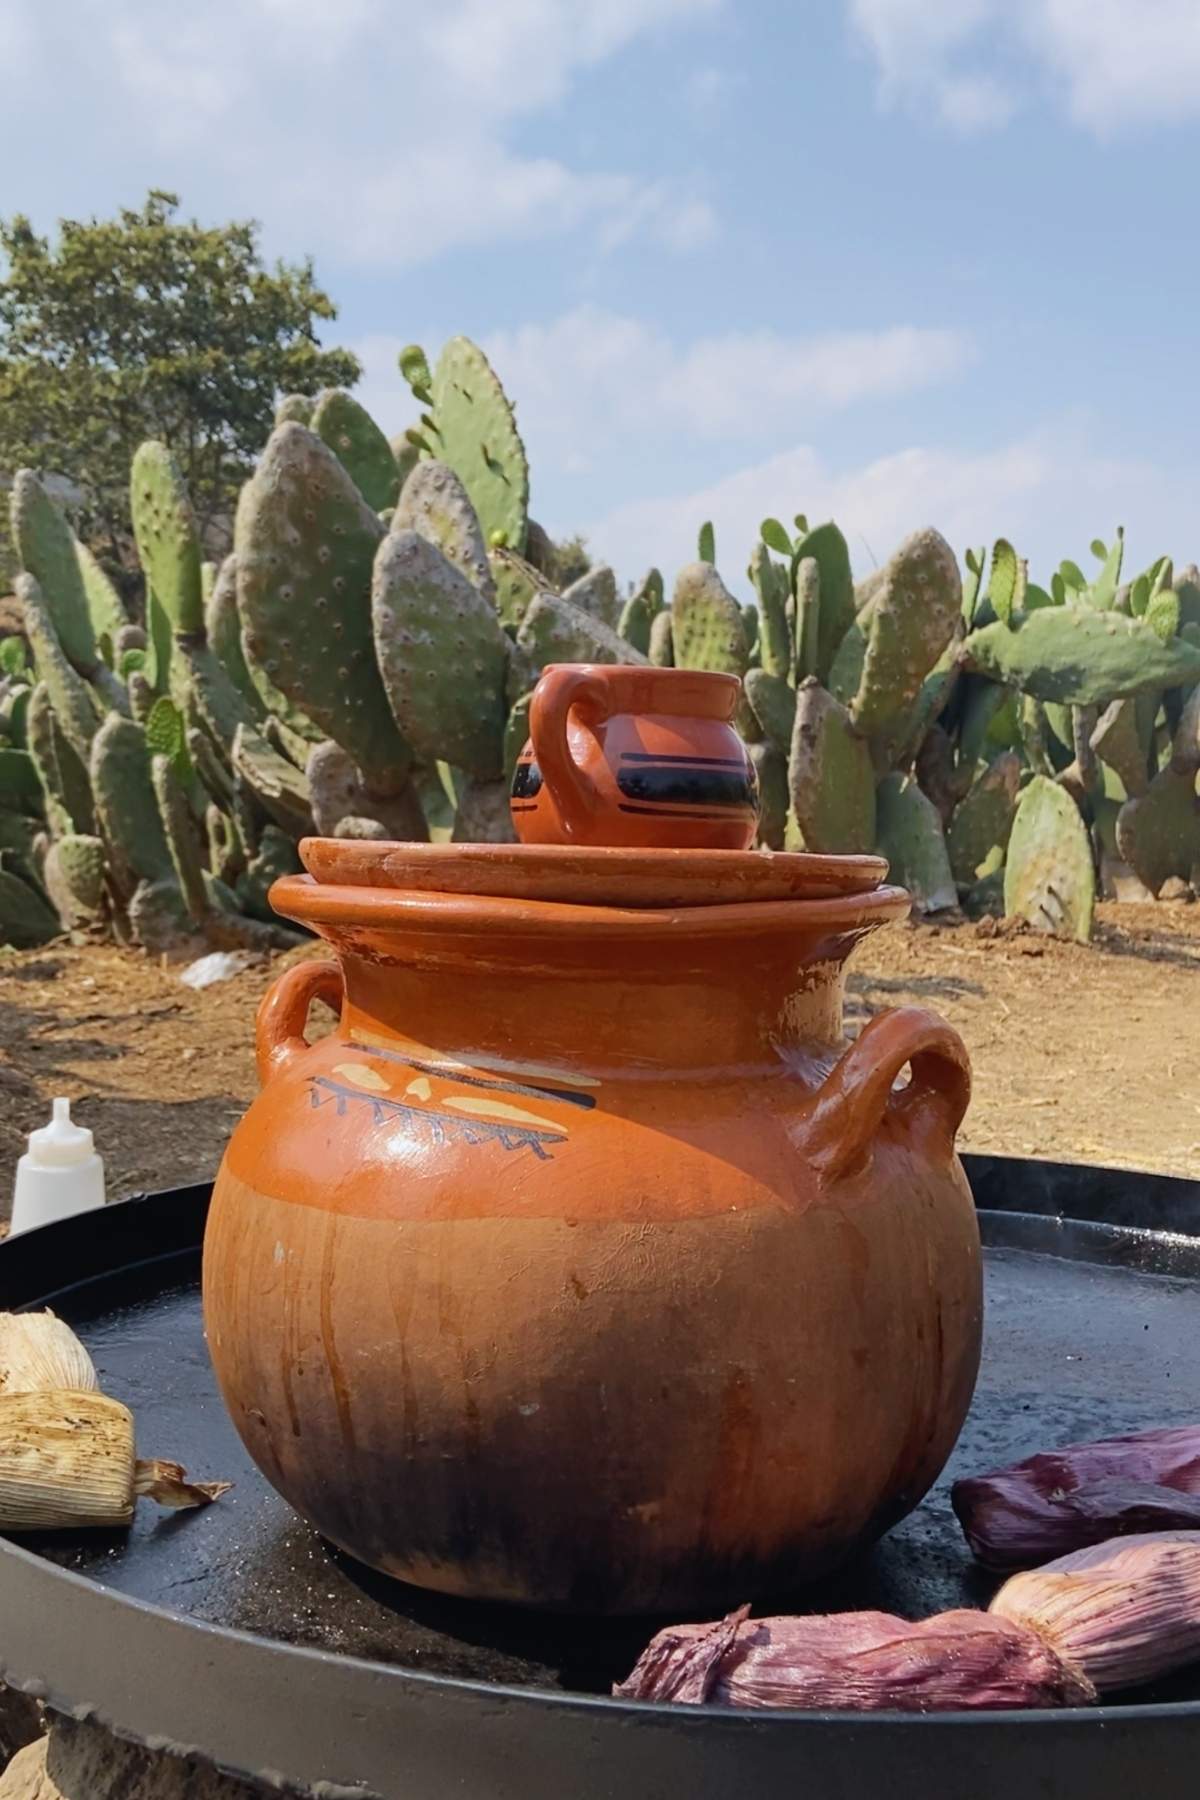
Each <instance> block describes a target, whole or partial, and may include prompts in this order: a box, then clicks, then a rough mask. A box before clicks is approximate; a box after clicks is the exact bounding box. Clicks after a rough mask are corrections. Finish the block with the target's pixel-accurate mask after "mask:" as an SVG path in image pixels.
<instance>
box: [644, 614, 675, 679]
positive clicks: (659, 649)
mask: <svg viewBox="0 0 1200 1800" xmlns="http://www.w3.org/2000/svg"><path fill="white" fill-rule="evenodd" d="M646 654H647V656H648V657H649V659H650V661H651V662H652V663H653V664H654V667H655V668H656V669H673V668H674V667H675V621H674V619H673V618H672V617H671V609H670V607H667V608H666V609H665V610H664V611H663V612H660V613H656V614H655V616H654V621H653V623H652V624H651V626H650V644H649V647H648V649H647V652H646Z"/></svg>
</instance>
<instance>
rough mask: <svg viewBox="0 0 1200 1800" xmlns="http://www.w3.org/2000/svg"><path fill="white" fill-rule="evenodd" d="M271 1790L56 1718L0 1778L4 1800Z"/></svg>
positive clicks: (238, 1795) (176, 1797)
mask: <svg viewBox="0 0 1200 1800" xmlns="http://www.w3.org/2000/svg"><path fill="white" fill-rule="evenodd" d="M267 1792H269V1790H268V1789H267V1788H266V1787H265V1786H262V1787H260V1786H258V1785H257V1784H256V1783H251V1782H245V1781H237V1780H234V1779H233V1778H232V1777H231V1776H228V1775H222V1774H220V1773H219V1771H218V1770H216V1769H214V1768H212V1767H210V1766H209V1765H208V1764H207V1763H203V1762H201V1761H199V1760H198V1759H196V1758H194V1757H183V1756H169V1755H166V1754H165V1753H164V1752H162V1751H157V1750H154V1751H151V1750H143V1749H141V1748H140V1747H138V1746H137V1745H134V1744H126V1743H123V1742H122V1740H121V1739H120V1738H116V1737H113V1735H112V1734H111V1732H108V1731H104V1730H103V1729H102V1728H101V1727H100V1726H98V1725H80V1724H77V1723H76V1722H75V1721H74V1720H73V1719H64V1718H57V1717H55V1718H53V1719H52V1723H51V1728H50V1736H49V1737H48V1738H43V1739H42V1741H41V1742H40V1743H38V1744H30V1745H29V1746H28V1748H27V1749H24V1750H21V1751H19V1752H18V1754H17V1755H16V1756H15V1757H14V1758H13V1760H12V1762H11V1763H10V1764H9V1766H8V1768H7V1769H6V1770H5V1772H4V1774H3V1776H0V1800H260V1796H262V1795H264V1794H266V1793H267Z"/></svg>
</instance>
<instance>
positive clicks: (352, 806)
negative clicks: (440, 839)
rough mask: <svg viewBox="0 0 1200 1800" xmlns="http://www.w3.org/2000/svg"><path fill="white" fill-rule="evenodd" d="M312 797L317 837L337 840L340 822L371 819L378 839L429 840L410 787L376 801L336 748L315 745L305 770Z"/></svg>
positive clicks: (411, 841)
mask: <svg viewBox="0 0 1200 1800" xmlns="http://www.w3.org/2000/svg"><path fill="white" fill-rule="evenodd" d="M305 775H306V778H307V781H308V788H309V792H310V794H311V796H312V816H313V824H314V826H315V827H316V830H317V834H318V836H320V837H337V836H339V835H340V831H339V828H340V826H341V824H342V822H343V820H345V819H347V818H360V819H361V818H370V819H371V820H372V821H373V822H374V824H375V825H377V826H378V827H379V835H380V836H381V837H385V838H390V839H392V840H394V841H399V842H403V843H424V842H425V840H426V839H427V838H428V836H429V828H428V825H427V824H426V820H425V813H424V810H423V808H422V805H421V797H420V795H419V794H418V792H417V790H416V787H415V786H414V785H413V783H411V782H410V783H409V785H408V786H407V787H405V788H404V789H402V791H401V792H400V793H399V794H395V795H392V796H391V797H389V798H388V799H386V800H379V799H377V798H376V797H375V796H374V795H371V794H368V793H367V791H366V789H365V788H364V787H363V780H362V776H361V775H360V774H359V772H358V770H357V769H356V768H355V766H354V764H353V763H352V762H351V760H350V758H349V757H348V756H347V755H346V752H345V751H344V750H340V749H339V748H338V746H337V745H336V744H329V743H326V744H314V745H313V747H312V749H311V750H310V751H309V753H308V762H307V764H306V767H305Z"/></svg>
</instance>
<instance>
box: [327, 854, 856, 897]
mask: <svg viewBox="0 0 1200 1800" xmlns="http://www.w3.org/2000/svg"><path fill="white" fill-rule="evenodd" d="M300 857H301V860H302V862H303V863H304V867H305V868H306V869H307V870H308V873H309V874H310V875H311V876H312V877H313V879H314V880H316V881H319V882H322V883H324V884H329V885H332V886H335V887H377V888H405V889H407V890H408V891H410V892H411V891H413V890H414V889H415V890H418V891H424V892H433V893H441V894H479V895H486V896H489V897H491V898H494V899H501V898H503V899H514V900H550V901H556V902H558V903H559V904H561V905H567V906H618V907H642V906H653V907H688V906H728V905H731V904H736V903H738V902H741V901H751V900H765V901H769V900H820V899H832V898H834V897H835V896H837V895H839V894H867V893H870V892H872V890H873V889H875V888H877V887H878V886H879V885H880V883H881V882H882V881H883V880H884V878H885V876H886V875H887V869H888V866H887V863H886V862H885V861H884V859H883V858H882V857H881V856H810V855H808V854H806V853H805V854H799V853H787V852H783V851H771V850H623V849H622V850H614V849H599V848H585V847H580V848H576V847H575V845H573V844H391V843H381V842H363V841H362V840H358V839H353V838H317V837H310V838H302V839H301V841H300Z"/></svg>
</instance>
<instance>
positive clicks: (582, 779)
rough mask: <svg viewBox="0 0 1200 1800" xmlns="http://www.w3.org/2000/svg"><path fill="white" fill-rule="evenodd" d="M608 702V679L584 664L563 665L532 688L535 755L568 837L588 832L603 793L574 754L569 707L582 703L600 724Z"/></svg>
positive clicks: (608, 705)
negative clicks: (569, 737)
mask: <svg viewBox="0 0 1200 1800" xmlns="http://www.w3.org/2000/svg"><path fill="white" fill-rule="evenodd" d="M610 701H611V695H610V693H609V689H608V683H607V682H606V681H605V680H604V679H603V678H602V677H601V676H598V675H596V674H595V673H593V671H592V670H591V669H590V668H588V667H587V666H586V665H585V666H584V667H582V668H580V667H576V666H573V665H572V664H570V663H562V664H559V665H558V666H557V667H552V668H549V669H547V670H546V672H545V674H544V675H543V676H542V678H541V680H540V681H539V682H538V684H537V686H536V688H534V690H533V699H532V701H531V702H530V707H529V737H530V741H531V743H532V744H533V754H534V758H535V760H536V762H537V766H538V768H539V769H540V770H541V772H542V780H543V781H544V782H545V784H546V786H547V787H548V788H549V790H550V793H551V796H552V797H553V799H554V802H555V805H556V806H557V808H558V815H559V818H560V819H561V821H562V826H563V830H564V831H565V833H566V835H567V836H568V837H569V838H573V837H577V836H580V835H582V834H583V833H585V832H586V829H587V826H588V824H589V822H590V820H591V818H592V816H593V814H594V813H595V812H596V810H597V808H598V807H599V805H600V795H599V793H598V792H597V789H596V784H595V782H594V781H593V780H592V778H591V776H590V775H587V774H585V772H584V771H583V770H582V769H581V768H580V767H579V764H578V763H577V762H576V761H575V758H574V757H573V756H572V755H571V746H570V743H569V742H568V739H567V720H568V717H569V715H570V712H571V708H572V707H573V706H578V707H580V708H581V709H584V710H586V712H588V713H589V714H590V715H591V717H592V718H593V719H594V720H595V722H596V723H597V724H599V722H600V720H601V719H606V718H607V717H608V714H609V708H610Z"/></svg>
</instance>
